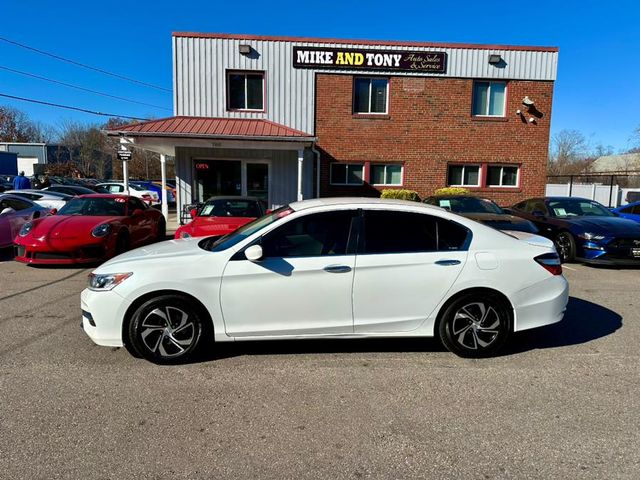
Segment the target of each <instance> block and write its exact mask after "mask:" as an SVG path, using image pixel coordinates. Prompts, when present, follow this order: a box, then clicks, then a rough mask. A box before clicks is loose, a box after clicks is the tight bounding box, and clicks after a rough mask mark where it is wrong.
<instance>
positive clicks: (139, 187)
mask: <svg viewBox="0 0 640 480" xmlns="http://www.w3.org/2000/svg"><path fill="white" fill-rule="evenodd" d="M129 187H131V188H132V189H133V190H137V191H138V192H141V191H143V190H146V188H145V187H142V186H140V185H136V184H135V183H130V184H129Z"/></svg>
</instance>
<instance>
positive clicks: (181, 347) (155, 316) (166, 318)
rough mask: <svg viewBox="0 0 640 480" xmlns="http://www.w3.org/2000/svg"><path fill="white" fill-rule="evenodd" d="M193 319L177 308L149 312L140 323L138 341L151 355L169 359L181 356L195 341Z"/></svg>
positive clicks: (195, 327) (164, 308) (168, 307)
mask: <svg viewBox="0 0 640 480" xmlns="http://www.w3.org/2000/svg"><path fill="white" fill-rule="evenodd" d="M196 333H197V326H196V322H195V321H194V319H193V318H192V317H191V316H190V315H189V314H188V313H187V312H185V311H184V310H181V309H180V308H177V307H170V306H165V307H158V308H155V309H153V310H151V311H150V312H149V313H148V314H147V315H146V316H145V317H144V319H143V320H142V322H141V323H140V340H141V341H142V343H143V344H144V346H145V347H146V348H147V349H148V350H149V351H150V352H151V353H153V354H155V355H159V356H160V357H162V358H166V359H170V358H176V357H179V356H181V355H182V354H183V353H184V352H185V351H187V349H189V347H190V346H191V345H192V344H193V342H194V340H195V339H196Z"/></svg>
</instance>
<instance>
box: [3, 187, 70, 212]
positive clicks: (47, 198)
mask: <svg viewBox="0 0 640 480" xmlns="http://www.w3.org/2000/svg"><path fill="white" fill-rule="evenodd" d="M5 193H10V194H12V195H17V196H19V197H22V198H26V199H27V200H31V201H32V202H34V203H36V204H38V205H40V206H41V207H44V208H48V209H49V210H60V209H61V208H62V207H64V206H65V205H66V204H67V202H68V201H69V200H71V199H72V198H73V197H72V196H71V195H66V194H64V193H59V192H49V191H46V190H36V189H23V190H9V191H7V192H5Z"/></svg>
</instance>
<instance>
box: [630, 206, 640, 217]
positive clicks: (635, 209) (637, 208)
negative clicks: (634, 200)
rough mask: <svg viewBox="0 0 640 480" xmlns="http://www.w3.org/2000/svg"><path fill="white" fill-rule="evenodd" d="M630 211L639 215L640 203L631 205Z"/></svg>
mask: <svg viewBox="0 0 640 480" xmlns="http://www.w3.org/2000/svg"><path fill="white" fill-rule="evenodd" d="M631 213H633V214H634V215H640V205H636V206H635V207H633V209H632V210H631Z"/></svg>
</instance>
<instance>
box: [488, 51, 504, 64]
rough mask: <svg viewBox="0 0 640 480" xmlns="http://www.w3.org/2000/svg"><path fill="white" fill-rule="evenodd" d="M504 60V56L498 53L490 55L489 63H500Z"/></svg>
mask: <svg viewBox="0 0 640 480" xmlns="http://www.w3.org/2000/svg"><path fill="white" fill-rule="evenodd" d="M501 61H502V57H501V56H500V55H499V54H497V53H492V54H491V55H489V63H490V64H491V65H498V64H499V63H500V62H501Z"/></svg>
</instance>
